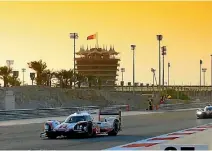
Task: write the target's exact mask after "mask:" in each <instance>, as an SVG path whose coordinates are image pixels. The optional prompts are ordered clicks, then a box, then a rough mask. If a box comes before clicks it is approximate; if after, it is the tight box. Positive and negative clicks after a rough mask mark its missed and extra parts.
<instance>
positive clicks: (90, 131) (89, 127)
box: [86, 122, 94, 137]
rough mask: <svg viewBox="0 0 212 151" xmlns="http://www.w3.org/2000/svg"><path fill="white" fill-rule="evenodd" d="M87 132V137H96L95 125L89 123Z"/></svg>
mask: <svg viewBox="0 0 212 151" xmlns="http://www.w3.org/2000/svg"><path fill="white" fill-rule="evenodd" d="M86 130H87V132H86V136H87V137H92V136H93V135H94V132H93V124H92V122H88V123H87V128H86Z"/></svg>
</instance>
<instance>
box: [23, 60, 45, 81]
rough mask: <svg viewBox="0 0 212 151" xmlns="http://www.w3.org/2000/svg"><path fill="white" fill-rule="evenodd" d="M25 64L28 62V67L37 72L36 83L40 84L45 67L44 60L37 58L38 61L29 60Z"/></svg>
mask: <svg viewBox="0 0 212 151" xmlns="http://www.w3.org/2000/svg"><path fill="white" fill-rule="evenodd" d="M27 64H28V66H29V68H31V69H33V70H34V71H35V72H36V74H37V77H36V79H35V80H36V83H37V85H41V84H42V73H43V72H44V70H45V69H46V68H47V65H46V62H43V61H42V60H39V61H31V62H29V63H27Z"/></svg>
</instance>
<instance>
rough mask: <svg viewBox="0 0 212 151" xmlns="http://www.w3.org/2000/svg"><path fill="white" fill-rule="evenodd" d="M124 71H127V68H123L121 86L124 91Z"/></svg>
mask: <svg viewBox="0 0 212 151" xmlns="http://www.w3.org/2000/svg"><path fill="white" fill-rule="evenodd" d="M124 72H125V68H121V86H122V91H123V86H124Z"/></svg>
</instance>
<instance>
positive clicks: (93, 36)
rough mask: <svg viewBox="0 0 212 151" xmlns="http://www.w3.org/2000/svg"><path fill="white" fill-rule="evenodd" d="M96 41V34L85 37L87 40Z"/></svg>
mask: <svg viewBox="0 0 212 151" xmlns="http://www.w3.org/2000/svg"><path fill="white" fill-rule="evenodd" d="M92 39H96V34H93V35H90V36H88V37H87V40H92Z"/></svg>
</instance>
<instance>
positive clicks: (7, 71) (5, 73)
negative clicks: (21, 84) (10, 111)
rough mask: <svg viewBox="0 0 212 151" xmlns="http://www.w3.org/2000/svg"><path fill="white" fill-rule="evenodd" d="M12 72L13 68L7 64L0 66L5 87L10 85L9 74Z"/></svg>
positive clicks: (0, 76) (0, 75)
mask: <svg viewBox="0 0 212 151" xmlns="http://www.w3.org/2000/svg"><path fill="white" fill-rule="evenodd" d="M11 73H12V68H9V67H7V66H2V67H0V78H1V79H2V80H3V81H4V87H7V85H8V78H9V75H10V74H11Z"/></svg>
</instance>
